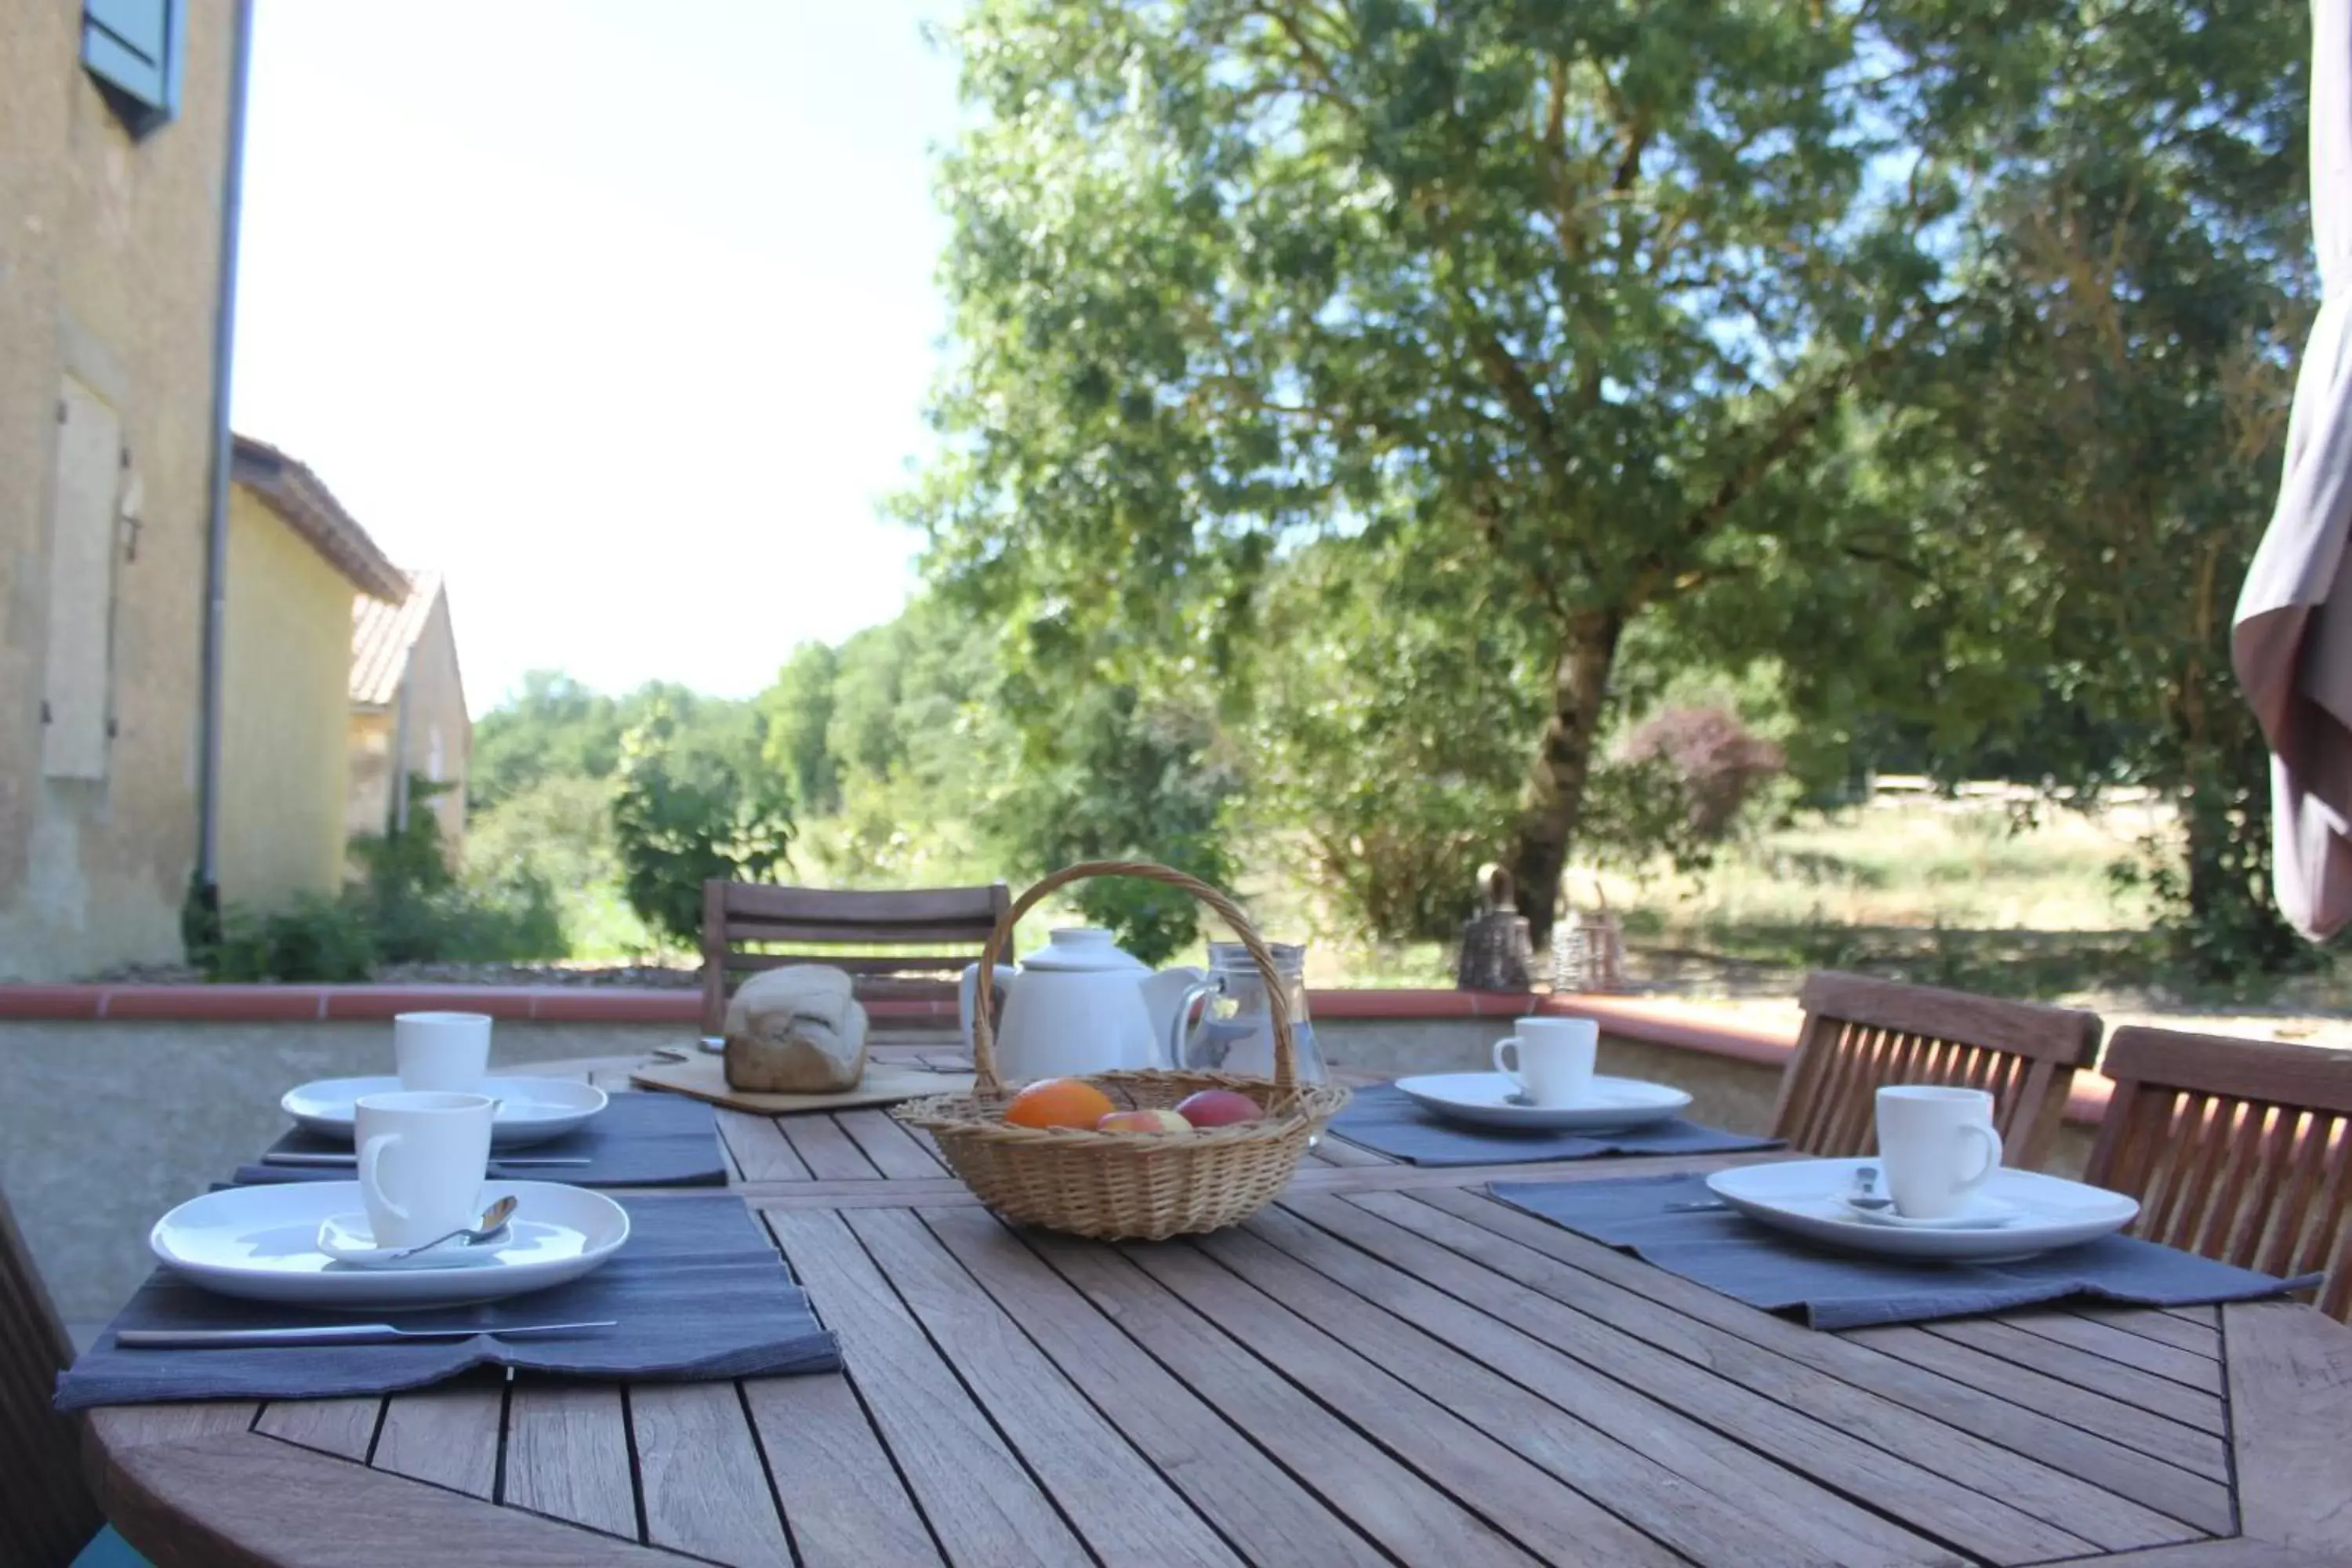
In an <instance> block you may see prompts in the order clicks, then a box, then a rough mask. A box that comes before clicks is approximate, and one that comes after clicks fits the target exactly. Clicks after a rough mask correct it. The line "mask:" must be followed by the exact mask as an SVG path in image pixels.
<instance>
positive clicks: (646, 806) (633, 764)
mask: <svg viewBox="0 0 2352 1568" xmlns="http://www.w3.org/2000/svg"><path fill="white" fill-rule="evenodd" d="M735 717H736V719H737V720H738V721H737V722H734V723H731V724H729V725H726V726H712V725H704V726H690V725H688V724H687V723H686V722H685V721H683V720H682V719H681V717H680V716H679V714H678V713H677V711H676V710H674V709H673V707H672V706H671V704H670V703H669V701H668V700H656V701H655V702H654V703H653V704H652V707H651V709H650V710H649V711H648V712H647V713H646V716H645V718H644V719H643V720H642V721H639V722H638V723H637V724H636V725H635V727H634V728H632V729H631V730H630V731H628V733H627V734H626V735H625V736H623V737H622V741H621V762H620V774H619V777H620V785H619V788H618V789H617V790H616V791H615V792H614V796H613V837H614V844H615V846H616V847H617V848H618V850H619V852H620V860H621V869H622V886H623V889H624V890H625V892H626V893H627V895H628V900H629V904H630V907H631V908H633V909H635V910H636V911H637V913H638V914H639V915H640V916H641V917H643V919H644V920H645V921H646V924H647V925H650V926H653V927H655V928H656V929H658V930H660V931H663V932H665V933H667V935H668V936H669V937H670V938H671V939H672V940H674V941H676V942H681V943H686V944H689V945H690V944H692V943H694V942H697V941H698V940H699V938H700V935H701V931H702V884H703V883H704V882H705V881H707V880H709V879H712V878H725V879H731V880H738V881H757V880H760V879H763V878H765V877H767V876H768V875H769V874H770V873H772V872H773V871H775V870H777V869H778V868H782V867H785V866H788V865H790V864H791V863H792V858H791V844H792V834H793V818H792V803H791V797H790V795H789V793H788V792H787V790H786V787H785V784H784V781H783V778H782V775H781V774H780V773H776V772H774V771H773V770H772V768H770V767H769V766H768V765H767V763H765V761H764V760H763V759H762V757H761V739H762V737H761V734H760V731H759V726H758V723H757V721H756V719H755V718H754V716H753V715H752V714H751V712H750V711H749V710H747V709H743V708H742V707H741V706H740V705H736V710H735Z"/></svg>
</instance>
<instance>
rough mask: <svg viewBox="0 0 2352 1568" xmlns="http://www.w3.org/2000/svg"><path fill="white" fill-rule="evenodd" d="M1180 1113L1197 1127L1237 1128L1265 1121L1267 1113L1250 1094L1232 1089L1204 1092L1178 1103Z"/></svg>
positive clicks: (1177, 1111)
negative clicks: (1249, 1122) (1249, 1123)
mask: <svg viewBox="0 0 2352 1568" xmlns="http://www.w3.org/2000/svg"><path fill="white" fill-rule="evenodd" d="M1176 1114H1177V1115H1179V1116H1181V1117H1182V1118H1183V1119H1184V1120H1185V1121H1189V1122H1191V1123H1192V1125H1193V1126H1195V1127H1203V1128H1206V1127H1236V1126H1239V1125H1240V1124H1241V1123H1243V1122H1244V1121H1265V1110H1264V1109H1263V1108H1262V1107H1260V1106H1259V1104H1258V1102H1257V1101H1256V1100H1252V1099H1251V1098H1250V1097H1249V1096H1248V1095H1246V1094H1242V1093H1239V1092H1237V1091H1235V1090H1234V1089H1202V1091H1201V1092H1200V1093H1198V1094H1193V1095H1187V1096H1186V1097H1185V1098H1184V1099H1183V1100H1180V1101H1178V1102H1177V1106H1176Z"/></svg>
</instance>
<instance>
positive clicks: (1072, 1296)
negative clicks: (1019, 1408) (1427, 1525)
mask: <svg viewBox="0 0 2352 1568" xmlns="http://www.w3.org/2000/svg"><path fill="white" fill-rule="evenodd" d="M919 1213H920V1216H921V1218H922V1220H923V1221H924V1223H925V1224H926V1225H927V1226H929V1228H930V1230H931V1232H932V1234H934V1235H935V1236H937V1237H939V1238H940V1243H941V1245H943V1246H945V1247H947V1249H948V1251H949V1252H950V1253H951V1254H952V1255H953V1256H954V1257H955V1258H956V1260H957V1261H958V1262H959V1263H961V1264H962V1265H963V1267H964V1268H966V1269H968V1270H970V1271H971V1274H972V1276H973V1278H974V1279H976V1280H977V1281H978V1282H979V1284H980V1286H981V1288H982V1289H984V1290H986V1291H987V1292H988V1293H989V1296H990V1298H991V1299H992V1300H994V1301H995V1302H996V1303H997V1304H998V1305H999V1306H1000V1307H1002V1308H1003V1310H1004V1311H1005V1312H1007V1313H1008V1314H1010V1315H1011V1316H1012V1317H1013V1319H1014V1320H1015V1321H1019V1322H1021V1323H1024V1324H1025V1325H1028V1326H1029V1327H1030V1329H1031V1331H1032V1334H1033V1336H1034V1338H1035V1339H1036V1340H1037V1342H1038V1344H1039V1347H1040V1348H1041V1349H1043V1350H1044V1351H1045V1352H1046V1353H1047V1354H1048V1355H1050V1356H1051V1357H1052V1358H1053V1359H1054V1363H1055V1365H1056V1366H1057V1367H1058V1368H1059V1369H1060V1370H1061V1372H1062V1374H1063V1375H1064V1376H1066V1377H1067V1378H1069V1379H1070V1381H1071V1382H1072V1383H1074V1384H1076V1385H1077V1387H1078V1388H1079V1389H1081V1390H1082V1391H1083V1392H1084V1393H1085V1394H1086V1395H1087V1398H1089V1399H1091V1400H1092V1401H1093V1402H1094V1404H1095V1406H1096V1408H1097V1409H1098V1410H1100V1411H1101V1412H1102V1413H1103V1415H1104V1416H1105V1417H1106V1418H1107V1419H1108V1420H1109V1421H1110V1422H1111V1424H1112V1425H1113V1426H1117V1427H1118V1429H1119V1431H1120V1432H1121V1433H1123V1434H1124V1435H1125V1436H1126V1437H1127V1439H1128V1441H1129V1442H1130V1443H1133V1444H1134V1445H1135V1446H1136V1447H1137V1448H1138V1449H1139V1451H1140V1452H1142V1454H1143V1455H1144V1456H1145V1457H1146V1458H1149V1459H1150V1460H1151V1462H1152V1463H1153V1464H1154V1465H1156V1466H1158V1467H1159V1468H1160V1471H1161V1473H1162V1474H1164V1475H1166V1476H1167V1477H1168V1479H1169V1480H1170V1481H1171V1483H1173V1484H1174V1485H1175V1486H1176V1487H1177V1488H1178V1489H1180V1490H1181V1491H1182V1492H1183V1493H1184V1495H1185V1497H1186V1498H1187V1499H1188V1500H1190V1501H1191V1502H1192V1506H1193V1507H1194V1508H1196V1509H1198V1510H1200V1511H1201V1513H1202V1515H1203V1516H1204V1517H1206V1518H1207V1519H1209V1520H1210V1521H1213V1523H1214V1524H1215V1525H1216V1526H1217V1527H1218V1529H1219V1530H1220V1531H1222V1532H1223V1535H1224V1537H1225V1538H1226V1539H1227V1540H1228V1541H1230V1542H1234V1545H1235V1546H1236V1548H1237V1549H1238V1550H1240V1551H1241V1552H1243V1553H1244V1555H1246V1556H1248V1557H1250V1558H1251V1560H1252V1561H1254V1562H1257V1563H1266V1564H1270V1565H1276V1568H1278V1565H1280V1564H1285V1563H1326V1564H1332V1565H1334V1568H1337V1565H1339V1564H1360V1565H1362V1568H1373V1565H1374V1564H1379V1563H1385V1562H1386V1561H1387V1559H1386V1558H1385V1557H1383V1556H1382V1555H1381V1553H1380V1552H1379V1551H1377V1550H1376V1549H1375V1548H1374V1547H1372V1546H1371V1544H1370V1542H1366V1541H1365V1540H1364V1539H1363V1538H1362V1537H1361V1536H1360V1535H1358V1534H1357V1533H1356V1532H1355V1531H1352V1530H1350V1529H1349V1527H1348V1526H1347V1524H1345V1523H1344V1522H1343V1521H1340V1520H1339V1517H1338V1516H1337V1515H1335V1514H1333V1513H1332V1511H1331V1510H1329V1509H1328V1508H1327V1507H1326V1506H1325V1505H1324V1504H1323V1503H1322V1502H1321V1501H1319V1500H1318V1499H1316V1498H1315V1497H1314V1495H1313V1494H1312V1493H1310V1492H1308V1491H1307V1489H1305V1488H1304V1487H1302V1486H1300V1485H1299V1484H1298V1483H1297V1481H1296V1480H1294V1479H1291V1478H1290V1477H1289V1476H1288V1475H1286V1473H1284V1471H1283V1469H1282V1468H1281V1467H1280V1466H1278V1465H1276V1464H1275V1463H1274V1462H1273V1461H1272V1460H1271V1459H1269V1458H1266V1456H1265V1454H1263V1453H1262V1452H1260V1451H1259V1450H1258V1449H1257V1448H1256V1447H1253V1446H1252V1445H1251V1444H1249V1443H1246V1442H1243V1441H1240V1440H1238V1439H1237V1438H1236V1436H1235V1435H1234V1431H1233V1428H1231V1427H1230V1426H1227V1425H1226V1424H1225V1422H1224V1420H1223V1417H1222V1416H1220V1415H1217V1413H1216V1412H1215V1411H1214V1410H1213V1409H1212V1408H1210V1407H1209V1406H1208V1405H1206V1404H1204V1403H1203V1402H1202V1399H1201V1398H1200V1397H1199V1396H1198V1395H1196V1394H1193V1393H1192V1392H1191V1391H1190V1390H1188V1389H1187V1388H1185V1386H1184V1385H1183V1384H1181V1382H1179V1381H1178V1380H1177V1379H1176V1378H1175V1377H1173V1376H1171V1374H1170V1373H1169V1372H1168V1370H1167V1369H1166V1368H1165V1367H1163V1366H1161V1365H1160V1363H1158V1362H1156V1361H1154V1360H1153V1359H1152V1358H1151V1356H1150V1353H1149V1352H1146V1351H1145V1350H1144V1348H1143V1347H1142V1346H1141V1345H1139V1344H1138V1343H1137V1342H1135V1341H1134V1340H1132V1339H1130V1338H1129V1337H1128V1336H1127V1334H1126V1333H1124V1332H1122V1331H1120V1329H1119V1328H1118V1325H1117V1324H1116V1323H1114V1322H1113V1321H1111V1320H1110V1319H1109V1318H1107V1317H1105V1316H1104V1315H1103V1314H1102V1313H1101V1312H1099V1311H1097V1310H1095V1307H1094V1306H1093V1304H1092V1303H1090V1302H1088V1301H1087V1299H1086V1298H1085V1297H1083V1296H1081V1295H1080V1294H1079V1293H1078V1292H1077V1290H1076V1289H1074V1288H1073V1287H1072V1286H1071V1285H1070V1284H1069V1283H1068V1282H1067V1281H1066V1280H1065V1279H1062V1278H1061V1277H1060V1276H1059V1275H1057V1274H1055V1272H1054V1271H1053V1270H1052V1269H1051V1268H1047V1267H1046V1266H1045V1262H1044V1261H1043V1260H1042V1259H1040V1258H1038V1257H1037V1256H1036V1255H1035V1254H1034V1253H1033V1252H1032V1251H1030V1249H1029V1248H1028V1247H1025V1246H1024V1245H1023V1244H1022V1242H1021V1241H1020V1240H1019V1238H1017V1237H1014V1236H1013V1235H1012V1234H1011V1233H1010V1232H1009V1231H1007V1230H1006V1229H1005V1227H1004V1226H1003V1224H1001V1223H1000V1222H999V1221H998V1220H997V1219H996V1218H995V1217H994V1216H993V1215H988V1214H986V1213H983V1212H982V1211H980V1210H977V1209H971V1208H931V1209H924V1210H921V1211H919Z"/></svg>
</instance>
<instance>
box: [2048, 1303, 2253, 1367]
mask: <svg viewBox="0 0 2352 1568" xmlns="http://www.w3.org/2000/svg"><path fill="white" fill-rule="evenodd" d="M2069 1310H2071V1311H2073V1312H2074V1315H2075V1316H2076V1317H2078V1318H2088V1319H2090V1320H2091V1321H2093V1322H2095V1323H2105V1324H2106V1325H2107V1326H2108V1327H2109V1328H2114V1329H2121V1330H2123V1331H2125V1332H2126V1333H2131V1334H2138V1335H2140V1336H2141V1337H2142V1338H2144V1339H2151V1340H2155V1341H2156V1342H2158V1343H2159V1344H2168V1345H2170V1346H2171V1347H2172V1348H2173V1349H2174V1350H2179V1351H2188V1352H2190V1353H2191V1354H2193V1355H2201V1356H2203V1357H2205V1358H2206V1359H2207V1360H2208V1361H2220V1360H2221V1331H2220V1330H2219V1329H2218V1328H2210V1327H2208V1326H2206V1325H2205V1324H2202V1323H2194V1322H2190V1321H2189V1320H2187V1319H2185V1318H2182V1317H2179V1316H2177V1315H2176V1314H2174V1313H2171V1312H2166V1311H2151V1310H2148V1309H2147V1308H2146V1307H2113V1306H2106V1305H2103V1304H2101V1303H2099V1302H2095V1301H2083V1302H2078V1303H2076V1304H2075V1305H2074V1306H2073V1307H2072V1308H2070V1309H2069Z"/></svg>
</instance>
